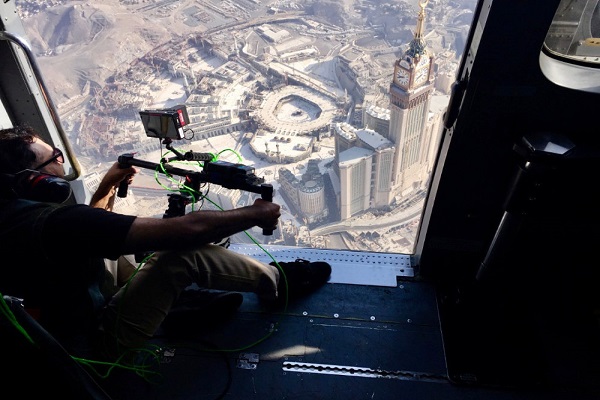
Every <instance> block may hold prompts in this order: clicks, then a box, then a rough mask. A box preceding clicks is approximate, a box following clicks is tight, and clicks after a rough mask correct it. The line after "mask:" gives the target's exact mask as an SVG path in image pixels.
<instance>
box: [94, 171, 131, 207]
mask: <svg viewBox="0 0 600 400" xmlns="http://www.w3.org/2000/svg"><path fill="white" fill-rule="evenodd" d="M137 172H138V171H137V168H135V167H132V166H130V167H127V168H121V167H120V166H119V163H118V162H116V163H114V164H113V165H112V166H111V167H110V168H109V169H108V171H106V174H105V175H104V177H103V178H102V181H100V184H99V185H98V189H97V190H96V192H95V193H94V195H93V196H92V199H91V200H90V206H92V207H95V208H103V209H105V210H107V211H112V209H113V206H114V204H115V196H116V194H117V189H118V187H119V184H120V183H121V182H122V181H123V180H125V179H127V182H128V183H131V181H132V180H133V176H134V175H135V174H137Z"/></svg>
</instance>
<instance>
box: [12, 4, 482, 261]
mask: <svg viewBox="0 0 600 400" xmlns="http://www.w3.org/2000/svg"><path fill="white" fill-rule="evenodd" d="M17 6H18V8H19V12H20V13H21V16H22V18H23V20H24V24H25V28H26V31H27V36H28V40H29V41H30V43H31V46H32V48H33V49H34V51H35V53H36V56H37V62H38V63H39V66H40V69H41V70H42V71H43V73H44V77H45V83H46V85H47V87H48V89H49V91H50V94H51V96H52V100H53V101H54V103H55V105H56V108H57V110H58V113H59V115H60V118H61V121H62V125H63V127H64V129H65V132H66V134H67V135H68V137H69V138H70V140H71V143H72V144H73V150H74V151H75V152H76V154H77V157H78V160H79V162H80V164H81V169H82V178H83V180H84V182H85V184H86V186H87V188H88V189H89V190H90V191H92V192H93V190H94V189H95V185H97V184H98V179H99V177H101V176H102V174H103V172H104V171H105V170H106V169H108V168H109V166H110V165H112V164H113V163H114V162H115V161H117V159H118V158H119V156H120V155H123V154H133V155H134V157H135V158H136V159H140V160H147V161H151V162H152V163H159V162H160V161H161V159H163V158H168V159H169V160H172V159H174V158H176V157H174V156H176V155H177V153H179V154H183V153H185V152H188V151H193V152H198V153H210V154H211V155H213V156H214V157H216V158H217V159H218V160H221V161H225V162H228V163H234V164H242V165H243V166H245V167H248V171H249V173H250V174H254V175H255V176H256V177H258V178H259V179H261V180H264V182H265V183H268V184H271V185H272V186H273V189H274V196H273V201H275V202H277V203H278V204H280V205H281V206H282V218H281V224H280V226H279V227H278V229H277V230H275V232H273V234H272V235H266V236H265V235H263V234H262V232H260V231H256V232H254V231H252V232H249V235H248V236H246V235H243V234H238V235H236V237H234V238H232V242H243V243H249V242H250V239H249V236H251V238H253V239H254V240H256V241H258V242H262V243H269V244H280V245H287V246H300V247H312V248H317V247H318V248H328V249H348V250H363V251H377V252H394V253H411V252H412V251H413V246H414V241H415V237H416V234H417V231H418V228H419V221H420V219H421V212H422V207H423V203H424V200H425V197H426V195H427V188H428V185H429V176H430V174H431V171H432V169H433V167H434V164H435V158H436V155H437V149H438V147H439V143H440V140H441V137H440V135H441V131H442V126H443V118H444V112H445V110H446V107H447V104H448V100H449V97H450V93H451V87H452V84H453V83H454V80H455V75H456V71H457V69H458V65H459V63H460V59H461V57H462V55H463V51H464V49H463V47H464V43H465V41H466V38H467V35H468V32H469V29H470V24H471V20H472V17H473V12H472V10H473V8H474V6H475V0H456V1H452V0H429V1H427V0H420V1H419V0H396V1H388V2H384V1H378V0H375V1H352V0H339V1H335V0H330V1H303V2H293V1H261V0H228V1H216V0H215V1H196V0H187V1H179V0H178V1H174V0H173V1H169V0H167V1H165V0H162V1H153V0H145V1H138V0H121V1H118V0H109V1H103V2H102V4H95V3H90V2H81V1H52V2H50V1H27V0H21V1H18V2H17ZM42 10H44V13H43V15H41V14H40V11H42ZM124 19H125V20H127V22H128V23H127V24H126V25H125V26H126V28H123V27H120V28H118V29H117V28H116V26H117V25H118V26H122V24H117V23H116V21H123V20H124ZM181 107H184V108H185V110H186V111H187V114H188V116H189V123H188V124H187V125H186V126H185V130H184V135H183V138H182V139H175V140H173V141H172V142H170V143H165V141H164V140H162V139H160V138H156V137H151V135H150V136H149V135H148V132H146V131H145V129H144V126H143V124H142V121H141V119H140V111H148V110H166V109H173V108H181ZM167 145H169V148H167V147H166V146H167ZM172 164H173V165H174V166H177V167H178V168H185V169H190V170H192V171H200V170H201V169H202V164H199V163H198V162H195V161H183V160H176V161H175V162H173V163H172ZM180 185H181V182H180V181H179V177H177V176H166V175H165V174H162V173H160V172H159V173H156V172H155V171H153V170H150V169H145V168H141V169H140V173H139V174H138V175H137V176H136V178H135V180H134V182H133V184H132V185H131V186H130V187H129V191H128V194H127V196H126V197H124V198H121V199H119V201H118V203H117V204H116V210H117V211H121V212H125V213H135V214H139V215H141V214H146V215H156V216H157V217H161V216H163V213H164V212H165V209H166V208H167V195H168V194H169V193H173V192H177V191H178V190H179V188H180V187H181V186H180ZM200 190H201V192H202V193H203V194H204V195H205V196H206V200H204V201H202V200H201V201H198V202H197V203H195V204H194V205H193V208H194V209H197V208H199V207H208V208H211V207H219V208H224V209H229V208H235V207H239V206H243V205H246V204H249V203H251V202H253V201H254V199H255V198H256V197H257V196H260V195H259V194H257V193H252V192H248V191H245V190H237V189H228V188H225V187H223V186H221V185H219V184H214V183H210V184H205V185H202V187H201V189H200Z"/></svg>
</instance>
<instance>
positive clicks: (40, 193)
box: [0, 169, 73, 204]
mask: <svg viewBox="0 0 600 400" xmlns="http://www.w3.org/2000/svg"><path fill="white" fill-rule="evenodd" d="M0 192H1V193H2V194H3V195H4V196H6V195H8V196H9V197H11V198H20V199H27V200H33V201H41V202H46V203H58V204H60V203H64V202H65V201H67V199H68V198H69V197H70V196H71V194H72V193H73V189H72V188H71V185H70V184H69V182H68V181H66V180H65V179H63V178H61V177H59V176H56V175H52V174H47V173H44V172H40V171H35V170H32V169H24V170H22V171H19V172H17V173H15V174H7V173H1V174H0Z"/></svg>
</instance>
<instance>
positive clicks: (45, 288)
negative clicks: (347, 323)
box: [0, 126, 331, 357]
mask: <svg viewBox="0 0 600 400" xmlns="http://www.w3.org/2000/svg"><path fill="white" fill-rule="evenodd" d="M63 162H64V156H63V154H62V152H61V151H60V150H59V149H57V148H53V147H52V146H50V145H49V144H47V143H45V142H44V141H43V140H41V138H40V137H39V136H38V135H37V134H36V132H35V131H34V130H33V129H31V128H29V127H27V126H18V127H15V128H12V129H4V130H0V175H1V177H2V178H1V179H2V182H1V187H0V240H1V241H2V243H3V246H4V249H5V252H4V261H5V262H4V265H3V266H2V268H0V293H2V294H3V295H5V294H6V295H11V296H15V297H19V298H22V299H24V304H25V306H26V307H27V308H30V309H32V310H36V311H37V312H39V322H40V323H41V324H42V326H44V328H45V329H46V330H48V331H49V332H50V333H51V334H52V335H54V336H55V338H56V339H57V340H58V341H59V342H60V343H61V344H62V345H63V346H64V347H65V348H66V349H67V351H69V352H70V353H71V354H72V355H80V356H82V355H85V356H88V355H89V354H90V351H98V350H99V347H100V351H102V352H103V353H104V354H106V353H109V354H111V355H112V356H113V357H116V356H118V355H119V354H122V353H123V352H124V351H126V350H130V349H136V348H140V347H143V346H144V344H145V343H146V342H147V341H148V340H149V339H150V338H152V336H153V335H154V333H155V332H156V330H157V329H158V328H159V327H160V325H161V323H162V322H163V321H164V319H165V317H166V316H167V314H168V313H169V311H170V310H171V307H172V306H173V304H175V302H176V301H177V299H178V298H179V296H180V294H181V293H182V291H184V289H186V288H187V287H189V286H190V285H192V284H193V283H196V284H198V286H200V287H201V288H208V289H219V290H225V291H240V292H254V293H256V294H257V295H258V296H259V298H261V299H264V300H266V301H275V300H276V299H277V298H278V297H279V298H281V296H284V295H285V294H284V293H281V292H282V290H284V289H282V288H286V287H287V288H288V289H289V292H290V294H304V293H308V292H310V291H312V290H314V289H316V288H318V287H320V286H322V285H323V284H324V283H325V282H326V281H327V279H328V278H329V275H330V273H331V267H330V266H329V264H327V263H324V262H315V263H308V262H302V260H297V261H298V262H296V263H281V264H280V267H281V269H282V270H283V272H284V274H283V275H284V276H285V277H286V279H283V278H282V277H281V276H280V271H279V270H278V269H277V268H276V265H277V263H275V262H273V263H271V264H264V263H261V262H259V261H257V260H254V259H252V258H250V257H247V256H244V255H241V254H238V253H235V252H232V251H230V250H228V249H226V248H224V247H221V246H218V245H214V244H212V243H214V242H215V241H218V240H220V239H222V238H225V237H229V236H231V235H233V234H235V233H238V232H241V231H244V230H246V229H249V228H252V227H254V226H257V227H260V228H263V229H275V228H276V227H277V221H278V219H279V217H280V207H279V205H277V204H275V203H271V202H267V201H263V200H261V199H258V200H256V201H255V202H254V204H252V205H251V206H246V207H241V208H238V209H234V210H227V211H212V210H200V211H196V212H191V213H188V214H186V215H184V216H180V217H173V218H164V219H160V218H143V217H136V216H132V215H123V214H118V213H114V212H112V211H111V210H112V205H113V203H114V196H115V193H116V190H117V188H118V186H119V184H120V183H121V182H122V181H123V180H128V181H131V179H132V177H133V176H134V175H135V174H136V172H137V170H136V168H134V167H128V168H120V167H119V165H118V163H115V164H114V165H113V166H112V167H111V168H110V169H109V170H108V171H107V173H106V175H105V176H104V178H103V179H102V181H101V182H100V184H99V186H98V189H97V191H96V192H95V193H94V195H93V196H92V199H91V203H90V205H83V204H74V205H73V204H69V205H67V204H61V202H63V201H64V200H66V198H67V197H68V195H69V193H70V186H69V184H68V182H67V181H65V180H64V179H62V178H64V169H63V167H62V164H63ZM46 198H47V199H50V201H47V200H45V199H46ZM151 251H153V252H155V253H154V255H153V256H152V257H151V258H150V259H149V260H148V261H147V262H146V263H145V264H144V265H143V266H142V267H141V268H140V269H139V270H135V271H133V273H132V274H131V275H132V276H131V279H129V280H128V283H127V285H125V286H123V287H121V288H119V289H118V291H117V292H116V293H114V292H112V293H107V292H108V291H107V290H104V291H102V290H101V289H102V288H104V287H105V285H104V282H105V277H106V268H105V264H104V259H110V260H119V261H122V260H123V258H122V257H121V256H123V255H127V254H136V253H142V252H151ZM285 281H287V285H285ZM99 327H100V329H99V330H98V328H99ZM98 331H100V332H102V333H101V334H100V335H96V332H98ZM94 337H96V339H97V338H100V339H101V340H95V341H92V342H90V340H91V339H90V338H94ZM90 343H93V344H90Z"/></svg>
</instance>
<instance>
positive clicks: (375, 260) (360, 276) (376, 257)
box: [229, 244, 414, 287]
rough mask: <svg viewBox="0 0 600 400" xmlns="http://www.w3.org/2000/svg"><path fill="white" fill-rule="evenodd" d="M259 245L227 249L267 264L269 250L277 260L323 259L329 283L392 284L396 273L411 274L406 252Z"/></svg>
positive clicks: (409, 261) (269, 259)
mask: <svg viewBox="0 0 600 400" xmlns="http://www.w3.org/2000/svg"><path fill="white" fill-rule="evenodd" d="M262 247H263V248H264V250H263V249H261V248H259V247H257V246H255V245H243V244H231V246H230V247H229V249H230V250H233V251H236V252H238V253H242V254H246V255H249V256H251V257H252V258H255V259H257V260H259V261H262V262H265V263H267V264H268V263H270V262H272V261H273V260H272V258H271V257H270V256H269V254H270V255H271V256H272V257H273V258H274V259H275V260H277V261H293V260H295V259H297V258H301V259H304V260H308V261H326V262H327V263H329V264H330V265H331V267H332V272H331V278H330V280H329V282H330V283H348V284H356V285H369V286H388V287H396V285H397V280H398V278H399V277H400V278H402V277H405V278H406V277H414V270H413V267H412V265H411V260H410V256H409V255H406V254H397V253H375V252H366V251H351V250H325V249H313V248H299V247H292V246H262ZM265 251H266V252H265ZM267 252H268V254H267Z"/></svg>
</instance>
